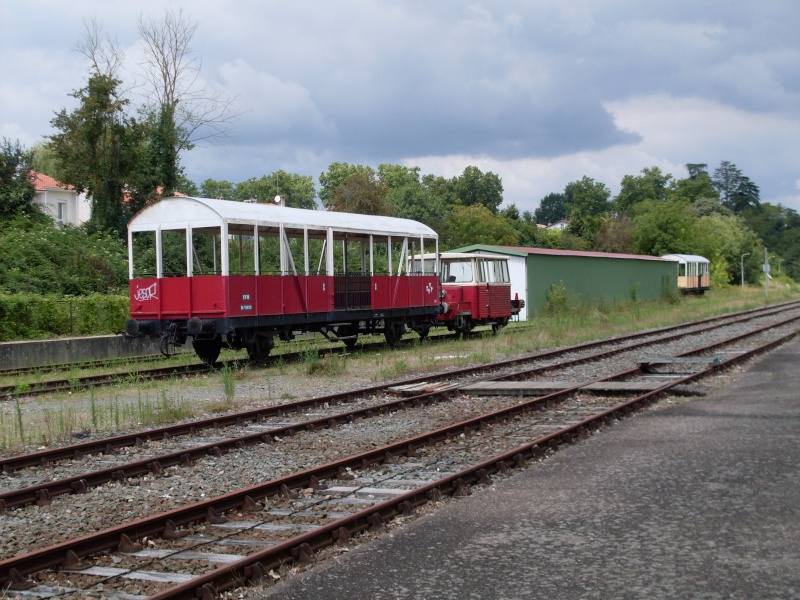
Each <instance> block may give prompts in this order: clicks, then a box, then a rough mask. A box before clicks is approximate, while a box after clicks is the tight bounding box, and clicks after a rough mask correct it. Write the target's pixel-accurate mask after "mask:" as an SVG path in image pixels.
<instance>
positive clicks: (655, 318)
mask: <svg viewBox="0 0 800 600" xmlns="http://www.w3.org/2000/svg"><path fill="white" fill-rule="evenodd" d="M797 298H800V289H797V288H796V287H795V286H792V287H788V286H783V287H781V288H770V291H769V304H777V303H779V302H783V301H786V300H790V299H797ZM554 304H556V303H555V302H554ZM764 304H765V294H764V289H763V287H758V286H752V287H745V288H743V289H742V288H739V287H730V288H727V289H723V290H718V289H715V290H713V291H711V292H708V293H706V294H705V295H704V296H697V297H685V298H673V299H665V300H664V301H660V302H644V301H641V300H633V299H631V298H629V299H628V300H627V301H625V302H623V303H619V304H615V305H608V304H605V305H598V306H583V305H578V304H575V303H572V304H570V303H569V302H566V303H561V308H560V309H559V310H554V311H552V312H549V313H548V312H545V311H542V312H540V313H538V314H536V315H534V316H533V318H532V319H531V320H530V321H528V322H527V323H519V324H517V323H512V324H510V325H509V326H508V327H506V328H505V329H502V330H501V331H500V332H499V334H498V335H494V336H493V335H486V336H481V337H474V338H469V339H465V340H457V341H446V342H442V341H435V342H434V341H425V342H422V343H414V344H408V345H401V346H400V347H399V348H397V349H396V350H392V351H385V350H381V351H378V352H371V351H369V350H366V351H364V350H362V349H359V350H358V351H355V352H352V353H349V354H348V353H346V352H343V351H342V348H341V346H339V347H337V348H336V349H335V350H332V351H331V352H329V353H327V354H325V355H323V356H320V353H319V349H318V347H316V346H312V345H311V344H309V343H308V342H305V341H304V342H302V344H304V345H301V346H300V350H301V358H300V360H297V361H291V360H284V359H282V358H278V357H276V358H275V359H273V360H272V361H271V363H270V364H269V365H268V366H266V367H265V368H263V369H262V368H259V369H253V370H251V369H247V368H238V367H237V368H234V369H231V368H228V370H227V371H225V370H223V371H221V372H220V373H218V374H204V375H200V376H196V377H179V378H176V379H175V380H174V381H170V382H147V383H143V382H138V383H137V384H136V385H132V384H131V383H130V382H128V381H123V378H122V377H121V378H120V381H119V383H118V385H117V386H115V387H113V388H105V389H103V390H99V391H94V392H93V391H87V392H75V393H72V394H61V395H57V396H54V397H40V398H35V399H33V398H32V399H26V400H22V401H21V402H16V403H4V404H0V449H5V450H8V451H18V449H19V448H20V447H24V446H31V445H34V444H35V445H37V446H38V445H48V444H52V443H54V442H56V441H59V440H65V439H68V438H69V437H71V436H74V435H79V434H81V433H89V432H98V431H108V432H118V431H125V430H131V429H138V428H141V427H144V426H148V425H157V424H162V423H168V422H172V421H176V420H181V419H187V418H190V417H194V416H200V415H207V414H210V413H216V412H226V411H230V410H232V409H235V408H237V404H238V403H239V400H238V399H237V396H241V395H242V391H241V390H242V389H243V388H245V386H249V387H250V389H251V390H256V391H250V392H249V393H250V394H251V395H254V396H255V398H252V400H253V402H255V403H258V404H260V405H264V404H266V403H269V402H276V401H285V400H290V399H293V398H297V397H303V396H305V393H304V392H303V388H302V385H299V384H298V382H302V381H304V380H309V381H315V382H317V384H319V383H320V382H321V383H322V384H323V386H324V385H325V383H326V380H327V379H331V381H332V380H333V378H334V377H340V378H341V380H342V381H343V382H344V384H345V385H347V386H351V385H352V386H353V387H355V386H358V385H370V384H372V383H375V382H380V381H385V380H393V379H397V378H398V377H402V376H406V375H409V374H412V373H419V374H421V375H422V374H424V373H426V372H433V371H440V370H443V369H450V368H456V367H462V366H465V365H468V364H476V363H485V362H491V361H494V360H501V359H503V358H510V357H514V356H520V355H525V354H531V353H535V352H538V351H541V350H544V349H547V348H553V347H556V346H559V345H568V344H577V343H580V342H583V341H588V340H592V339H600V338H607V337H612V336H615V335H622V334H624V333H630V332H632V331H637V330H641V329H651V328H655V327H662V326H666V325H672V324H677V323H681V322H685V321H689V320H693V319H699V318H704V317H710V316H713V315H717V314H721V313H728V312H735V311H739V310H746V309H749V308H756V307H760V306H764ZM233 357H234V356H231V358H233ZM345 375H346V376H347V379H344V376H345ZM19 385H26V384H25V383H23V382H20V383H19ZM27 385H32V384H31V383H28V384H27ZM317 387H319V385H317ZM209 389H212V390H213V389H217V390H220V389H221V393H220V394H219V395H215V394H208V393H207V391H208V390H209ZM245 389H246V388H245ZM196 391H197V392H198V393H196ZM203 392H205V393H203ZM314 393H315V394H316V393H319V392H318V391H315V392H314ZM198 396H199V397H201V398H202V399H196V397H198ZM190 399H191V400H190Z"/></svg>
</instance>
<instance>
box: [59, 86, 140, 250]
mask: <svg viewBox="0 0 800 600" xmlns="http://www.w3.org/2000/svg"><path fill="white" fill-rule="evenodd" d="M119 84H120V81H119V80H117V79H114V78H113V77H109V76H107V75H99V74H94V75H92V76H91V77H90V78H89V81H88V84H87V86H86V87H85V88H83V89H81V90H78V91H77V92H74V93H73V94H72V96H74V97H75V98H77V100H78V101H79V106H78V107H77V108H76V109H74V110H73V111H72V112H69V113H68V112H67V111H66V109H62V110H61V111H59V112H58V113H57V114H56V117H55V118H54V119H53V120H52V121H51V123H52V125H53V127H54V128H55V129H56V131H57V132H58V133H56V134H53V135H51V136H50V141H51V145H52V149H53V152H54V154H55V155H56V158H57V161H58V165H59V173H58V179H60V180H61V181H62V182H64V183H68V184H70V185H72V186H73V187H75V188H76V189H79V190H85V192H86V194H87V196H89V197H90V198H91V202H92V216H91V221H90V227H91V228H92V229H93V230H95V231H113V230H116V231H117V232H118V233H119V234H120V235H124V231H125V225H126V223H127V220H128V214H127V211H128V208H127V207H126V206H125V204H124V202H123V200H124V192H125V189H126V186H127V184H128V182H129V180H130V179H131V176H132V174H133V173H134V172H135V171H136V169H137V168H138V167H139V165H140V160H141V149H142V142H143V139H144V133H145V131H144V129H143V128H142V127H141V126H140V125H139V124H138V123H136V121H135V120H134V119H130V118H129V117H128V116H127V115H126V113H125V108H126V106H127V105H128V101H127V100H125V99H122V98H120V97H119V95H118V92H117V88H118V86H119Z"/></svg>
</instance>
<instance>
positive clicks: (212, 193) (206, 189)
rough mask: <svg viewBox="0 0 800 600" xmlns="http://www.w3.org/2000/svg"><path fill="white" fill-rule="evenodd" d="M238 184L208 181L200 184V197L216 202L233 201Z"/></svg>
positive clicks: (214, 180) (225, 181)
mask: <svg viewBox="0 0 800 600" xmlns="http://www.w3.org/2000/svg"><path fill="white" fill-rule="evenodd" d="M235 190H236V184H235V183H232V182H230V181H227V180H224V179H223V180H222V181H217V180H216V179H206V180H205V181H204V182H203V183H201V184H200V196H201V197H202V198H212V199H214V200H233V199H234V193H235Z"/></svg>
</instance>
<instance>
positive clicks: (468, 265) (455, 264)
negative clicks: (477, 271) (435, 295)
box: [442, 258, 475, 283]
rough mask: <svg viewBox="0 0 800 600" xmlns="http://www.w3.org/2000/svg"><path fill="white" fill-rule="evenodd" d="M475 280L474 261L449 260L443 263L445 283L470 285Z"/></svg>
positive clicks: (468, 259) (467, 259)
mask: <svg viewBox="0 0 800 600" xmlns="http://www.w3.org/2000/svg"><path fill="white" fill-rule="evenodd" d="M474 278H475V276H474V272H473V269H472V259H470V258H465V259H462V260H448V261H443V262H442V281H443V282H445V283H469V282H471V281H473V280H474Z"/></svg>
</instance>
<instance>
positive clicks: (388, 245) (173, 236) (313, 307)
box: [125, 197, 440, 362]
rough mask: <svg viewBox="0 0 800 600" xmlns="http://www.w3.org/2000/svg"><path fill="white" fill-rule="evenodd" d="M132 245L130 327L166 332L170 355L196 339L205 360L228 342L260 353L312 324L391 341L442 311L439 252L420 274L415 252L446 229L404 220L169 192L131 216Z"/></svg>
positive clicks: (343, 334)
mask: <svg viewBox="0 0 800 600" xmlns="http://www.w3.org/2000/svg"><path fill="white" fill-rule="evenodd" d="M128 248H129V265H130V266H129V276H130V286H129V287H130V302H131V307H130V310H131V313H130V314H131V318H130V319H129V320H128V321H127V323H126V327H125V329H126V332H127V333H128V334H129V335H154V336H162V350H165V351H167V352H168V351H169V349H170V347H171V346H173V345H175V346H179V345H182V344H184V343H185V342H186V340H187V338H188V337H191V338H192V343H193V347H194V350H195V351H196V352H197V354H198V356H199V357H200V358H201V359H203V360H205V361H206V362H214V361H215V360H216V359H217V358H218V356H219V353H220V350H221V348H222V347H223V345H227V346H229V347H231V348H233V349H241V348H246V349H247V351H248V353H249V355H250V356H251V357H252V358H253V359H256V360H261V359H264V358H265V357H266V356H267V355H268V354H269V352H270V350H271V349H272V348H273V346H274V344H275V337H276V336H277V337H278V338H279V339H281V340H284V341H288V340H291V339H292V338H293V337H294V336H295V335H297V334H299V333H302V332H306V331H318V332H321V333H322V334H323V335H325V336H326V337H327V338H329V339H333V340H341V341H343V342H344V343H345V344H346V345H347V346H349V347H352V346H353V345H355V343H356V340H357V337H358V335H359V334H360V333H376V332H380V333H383V334H384V335H385V337H386V340H387V341H388V343H389V344H390V345H395V344H397V342H398V341H399V340H400V338H401V337H402V335H403V334H404V333H405V332H406V330H407V328H409V329H413V330H416V331H427V328H428V327H430V325H431V324H432V323H433V322H434V321H435V319H436V317H437V315H438V314H439V312H440V298H439V281H438V269H439V264H438V260H437V259H435V258H434V260H433V261H431V262H428V263H426V265H425V268H424V269H421V270H420V269H418V270H416V271H415V272H410V271H409V269H408V260H407V259H408V257H409V256H413V255H414V253H424V252H425V250H429V251H430V250H432V251H434V252H435V253H438V236H437V234H436V232H435V231H433V230H432V229H430V228H429V227H427V226H425V225H423V224H421V223H418V222H416V221H411V220H408V219H396V218H391V217H383V216H371V215H360V214H348V213H339V212H330V211H315V210H304V209H297V208H288V207H284V206H276V205H271V204H263V203H244V202H231V201H226V200H209V199H205V198H189V197H176V198H166V199H164V200H161V201H160V202H157V203H155V204H152V205H150V206H148V207H146V208H144V209H143V210H142V211H140V212H139V213H138V214H137V215H136V216H135V217H134V218H133V219H132V220H131V222H130V223H129V225H128ZM434 256H435V254H434ZM428 269H429V270H428Z"/></svg>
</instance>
